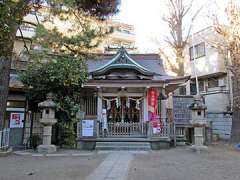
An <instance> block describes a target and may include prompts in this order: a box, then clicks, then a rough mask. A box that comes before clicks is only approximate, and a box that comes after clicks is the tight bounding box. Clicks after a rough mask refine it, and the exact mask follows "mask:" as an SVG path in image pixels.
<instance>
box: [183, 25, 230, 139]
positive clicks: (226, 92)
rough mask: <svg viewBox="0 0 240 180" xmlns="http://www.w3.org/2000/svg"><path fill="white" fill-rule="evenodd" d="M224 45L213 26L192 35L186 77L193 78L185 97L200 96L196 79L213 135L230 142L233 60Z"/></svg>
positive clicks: (188, 49) (186, 50)
mask: <svg viewBox="0 0 240 180" xmlns="http://www.w3.org/2000/svg"><path fill="white" fill-rule="evenodd" d="M223 43H224V42H223V40H222V39H221V37H220V36H219V35H218V34H217V33H216V32H215V31H214V29H213V28H212V27H209V28H206V29H203V30H201V31H199V32H197V33H195V34H193V36H192V37H190V38H189V42H188V45H187V47H186V49H185V54H186V55H187V56H186V60H185V75H190V76H191V80H190V81H189V82H188V83H187V86H186V94H187V95H195V94H196V93H197V87H196V78H195V77H196V76H197V79H198V85H199V92H200V94H201V95H202V96H203V98H204V101H205V104H206V105H207V117H208V120H209V122H211V123H212V127H213V133H214V134H215V135H216V136H218V137H219V138H221V139H228V138H230V135H231V123H232V121H231V109H232V82H231V76H232V75H231V72H230V71H229V70H228V68H227V67H228V64H229V63H230V60H229V59H228V53H227V51H226V49H224V48H222V47H223V46H222V45H223Z"/></svg>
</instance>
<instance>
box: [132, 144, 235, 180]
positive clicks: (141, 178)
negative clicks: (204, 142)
mask: <svg viewBox="0 0 240 180" xmlns="http://www.w3.org/2000/svg"><path fill="white" fill-rule="evenodd" d="M130 167H131V168H130V170H129V172H128V179H129V180H135V179H136V180H239V179H240V152H236V151H234V150H232V149H231V148H229V147H226V146H217V147H209V149H208V152H205V153H201V154H197V153H194V152H191V151H189V150H187V149H186V148H177V149H171V150H162V151H158V152H152V153H150V154H147V155H136V156H135V158H134V160H133V161H132V162H131V165H130Z"/></svg>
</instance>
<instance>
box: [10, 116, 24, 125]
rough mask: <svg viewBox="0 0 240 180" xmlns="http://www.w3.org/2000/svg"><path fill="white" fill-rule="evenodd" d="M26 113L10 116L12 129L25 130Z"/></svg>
mask: <svg viewBox="0 0 240 180" xmlns="http://www.w3.org/2000/svg"><path fill="white" fill-rule="evenodd" d="M23 121H24V113H11V114H10V128H23Z"/></svg>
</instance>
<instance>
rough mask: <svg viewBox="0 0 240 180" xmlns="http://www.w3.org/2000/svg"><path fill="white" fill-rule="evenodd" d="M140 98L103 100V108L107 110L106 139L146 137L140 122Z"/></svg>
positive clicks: (141, 103) (142, 124) (107, 98)
mask: <svg viewBox="0 0 240 180" xmlns="http://www.w3.org/2000/svg"><path fill="white" fill-rule="evenodd" d="M142 99H143V98H141V97H125V96H122V97H106V98H103V108H105V109H106V110H107V124H108V125H107V126H108V133H107V136H108V137H115V136H116V137H119V136H131V137H139V136H141V137H142V136H145V135H146V128H145V125H144V123H143V121H142V113H141V112H142V105H143V101H142Z"/></svg>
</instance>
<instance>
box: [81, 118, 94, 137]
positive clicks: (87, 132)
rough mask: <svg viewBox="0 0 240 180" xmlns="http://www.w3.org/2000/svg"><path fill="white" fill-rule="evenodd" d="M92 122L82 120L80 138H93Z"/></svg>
mask: <svg viewBox="0 0 240 180" xmlns="http://www.w3.org/2000/svg"><path fill="white" fill-rule="evenodd" d="M93 130H94V120H82V136H88V137H91V136H93Z"/></svg>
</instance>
